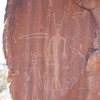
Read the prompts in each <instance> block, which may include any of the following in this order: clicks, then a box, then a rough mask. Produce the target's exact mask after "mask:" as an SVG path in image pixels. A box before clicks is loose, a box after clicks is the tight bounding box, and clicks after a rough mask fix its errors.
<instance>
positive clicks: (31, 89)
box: [4, 0, 100, 100]
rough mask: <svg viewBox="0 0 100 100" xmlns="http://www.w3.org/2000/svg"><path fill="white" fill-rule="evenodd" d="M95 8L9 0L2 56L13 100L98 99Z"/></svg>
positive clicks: (68, 1)
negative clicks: (3, 55) (4, 59)
mask: <svg viewBox="0 0 100 100" xmlns="http://www.w3.org/2000/svg"><path fill="white" fill-rule="evenodd" d="M94 1H95V0H94ZM96 2H97V1H96ZM92 7H93V6H92ZM96 9H97V10H93V11H92V12H90V11H88V10H86V9H84V8H83V7H80V6H79V5H77V4H76V3H75V2H74V0H8V4H7V9H6V15H5V30H4V52H5V57H6V59H7V64H8V66H9V69H10V71H9V76H8V80H9V81H10V82H11V85H10V90H11V94H12V98H13V100H100V93H99V84H100V82H99V61H100V59H99V56H98V55H99V54H100V53H99V49H98V51H96V50H97V48H99V47H98V44H99V43H98V37H99V35H98V32H97V33H96V34H95V32H96V29H97V26H96V24H98V22H99V14H98V16H97V12H98V8H96ZM92 13H93V14H94V15H93V14H92ZM94 16H95V18H96V19H98V20H95V19H94ZM98 26H99V24H98ZM98 29H99V28H98ZM93 48H96V49H93ZM97 56H98V57H97ZM92 63H93V64H92ZM93 90H94V91H93ZM95 98H96V99H95Z"/></svg>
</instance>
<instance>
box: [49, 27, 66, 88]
mask: <svg viewBox="0 0 100 100" xmlns="http://www.w3.org/2000/svg"><path fill="white" fill-rule="evenodd" d="M60 33H61V29H60V28H57V29H56V33H55V35H54V36H52V38H51V40H50V42H49V48H48V49H49V53H50V50H52V57H53V60H54V85H55V88H57V87H58V85H59V82H58V80H59V78H58V77H59V46H60V43H61V41H62V42H63V44H64V46H63V47H64V48H63V54H62V55H63V56H65V51H66V50H65V49H66V39H65V38H64V37H62V36H61V35H60ZM50 55H51V54H50Z"/></svg>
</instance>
